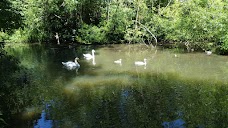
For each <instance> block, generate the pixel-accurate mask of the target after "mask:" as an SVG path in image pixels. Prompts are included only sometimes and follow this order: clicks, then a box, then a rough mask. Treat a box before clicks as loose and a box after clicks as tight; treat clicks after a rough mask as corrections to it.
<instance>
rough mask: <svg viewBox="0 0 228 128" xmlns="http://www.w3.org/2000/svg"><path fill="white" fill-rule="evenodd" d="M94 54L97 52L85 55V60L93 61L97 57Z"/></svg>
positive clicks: (93, 51)
mask: <svg viewBox="0 0 228 128" xmlns="http://www.w3.org/2000/svg"><path fill="white" fill-rule="evenodd" d="M94 53H95V50H94V49H93V50H92V54H83V56H84V58H86V59H87V60H90V59H92V58H94V57H95V55H94Z"/></svg>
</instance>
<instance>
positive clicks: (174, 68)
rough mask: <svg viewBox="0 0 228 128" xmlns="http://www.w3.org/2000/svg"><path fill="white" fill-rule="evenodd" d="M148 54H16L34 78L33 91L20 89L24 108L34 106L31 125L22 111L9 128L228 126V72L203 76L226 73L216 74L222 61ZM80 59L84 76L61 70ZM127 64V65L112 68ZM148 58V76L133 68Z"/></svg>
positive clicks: (108, 50) (126, 50)
mask: <svg viewBox="0 0 228 128" xmlns="http://www.w3.org/2000/svg"><path fill="white" fill-rule="evenodd" d="M36 47H37V46H36ZM81 47H82V46H81ZM39 48H40V49H39ZM91 49H95V50H96V51H97V52H96V54H95V55H96V65H93V64H92V62H91V61H87V60H85V59H84V58H83V56H82V54H83V53H88V52H91ZM141 49H144V50H145V48H138V47H133V46H129V47H122V46H119V45H118V46H111V47H100V48H95V47H92V48H87V47H83V48H75V50H73V51H72V49H69V48H66V49H59V48H55V49H54V50H50V49H49V48H48V49H46V48H45V47H38V48H33V47H31V48H27V49H24V50H23V51H18V50H15V51H13V50H12V49H11V51H10V50H9V51H10V53H11V54H13V55H15V56H17V57H18V58H19V59H20V61H21V64H22V65H25V66H26V67H27V68H28V69H30V70H31V72H32V73H33V75H32V78H33V81H32V83H33V86H30V87H27V88H25V89H24V90H19V91H21V92H24V93H21V95H22V97H23V98H22V99H21V100H22V101H28V100H30V101H31V102H29V104H24V108H21V110H23V111H25V110H27V111H25V114H24V116H26V117H27V118H20V115H22V114H21V113H22V112H23V111H22V112H21V113H20V112H19V114H18V115H19V117H18V118H16V119H18V121H17V122H11V124H9V125H10V126H11V127H23V128H24V127H34V128H37V127H61V128H62V127H63V128H65V127H66V128H68V127H69V128H72V127H75V128H79V127H80V128H90V127H95V128H97V127H98V128H100V127H116V128H121V127H127V128H128V127H135V128H145V127H152V128H160V127H165V128H166V127H169V128H174V127H179V128H183V127H190V128H191V127H205V128H207V127H219V128H226V127H227V126H228V122H227V118H228V117H227V116H228V101H227V99H228V95H227V92H228V83H227V81H226V80H224V79H225V78H227V76H225V74H226V70H224V72H222V73H221V74H207V76H201V75H202V74H204V73H210V72H213V71H215V72H216V73H217V72H220V71H221V70H220V69H225V68H224V67H222V68H220V67H219V68H213V69H211V67H213V66H212V63H213V64H218V63H222V62H212V60H210V58H206V59H204V60H203V61H200V60H202V58H200V57H199V58H197V56H203V55H201V54H197V55H195V54H190V55H189V56H188V55H186V54H180V55H179V58H175V57H173V54H172V52H161V51H158V53H157V54H154V53H155V52H154V51H152V53H153V54H149V53H150V52H151V50H148V51H147V50H145V51H141ZM76 56H77V57H79V58H80V60H79V63H80V65H81V67H80V68H79V69H78V72H77V73H76V72H75V71H69V70H66V69H64V68H63V67H62V65H61V62H62V61H67V60H73V59H74V58H75V57H76ZM120 57H121V58H122V59H123V65H122V66H120V65H116V64H114V63H113V61H114V60H117V59H119V58H120ZM144 57H146V58H147V59H148V65H147V67H146V69H144V67H135V65H134V63H133V62H134V61H135V60H143V58H144ZM186 58H188V59H186ZM189 58H190V59H189ZM191 60H192V61H191ZM221 60H222V59H221ZM202 63H203V64H202ZM205 65H206V67H204V66H205ZM197 66H198V67H197ZM207 66H208V67H207ZM203 67H204V69H201V68H203ZM214 69H216V70H214ZM217 69H219V70H217ZM205 70H206V71H205ZM197 71H198V72H197ZM196 72H197V73H196ZM214 77H215V79H211V78H214ZM25 90H26V91H25ZM27 96H28V97H27ZM26 108H30V109H26ZM31 108H32V109H31ZM28 110H29V111H30V113H33V114H30V115H31V116H28V115H26V113H27V114H28ZM16 119H15V120H16ZM19 124H20V125H19Z"/></svg>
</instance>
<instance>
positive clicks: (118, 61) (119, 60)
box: [114, 59, 122, 65]
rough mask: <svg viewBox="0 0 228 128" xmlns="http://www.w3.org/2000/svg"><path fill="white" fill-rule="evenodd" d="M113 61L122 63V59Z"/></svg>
mask: <svg viewBox="0 0 228 128" xmlns="http://www.w3.org/2000/svg"><path fill="white" fill-rule="evenodd" d="M114 63H115V64H120V65H121V64H122V59H119V60H115V61H114Z"/></svg>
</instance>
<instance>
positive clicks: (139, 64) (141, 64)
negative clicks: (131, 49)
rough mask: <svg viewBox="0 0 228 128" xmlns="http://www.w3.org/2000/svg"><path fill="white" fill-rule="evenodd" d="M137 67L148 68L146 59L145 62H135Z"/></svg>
mask: <svg viewBox="0 0 228 128" xmlns="http://www.w3.org/2000/svg"><path fill="white" fill-rule="evenodd" d="M135 65H136V66H143V65H144V66H146V59H144V61H135Z"/></svg>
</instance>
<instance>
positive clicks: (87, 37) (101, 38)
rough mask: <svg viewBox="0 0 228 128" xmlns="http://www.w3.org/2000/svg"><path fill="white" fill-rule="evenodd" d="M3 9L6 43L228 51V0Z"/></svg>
mask: <svg viewBox="0 0 228 128" xmlns="http://www.w3.org/2000/svg"><path fill="white" fill-rule="evenodd" d="M0 8H1V10H0V12H1V13H0V17H1V19H0V28H1V32H0V41H4V42H14V43H15V42H26V43H27V42H30V43H33V42H42V43H51V42H52V43H60V44H64V43H75V44H107V43H146V44H151V45H153V46H156V45H157V44H163V45H164V44H172V46H174V47H179V48H184V49H186V50H189V51H190V50H193V49H194V50H203V49H204V50H212V51H216V52H217V53H218V54H227V53H228V33H227V29H228V22H227V20H228V1H227V0H2V1H1V2H0ZM58 39H59V42H58Z"/></svg>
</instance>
